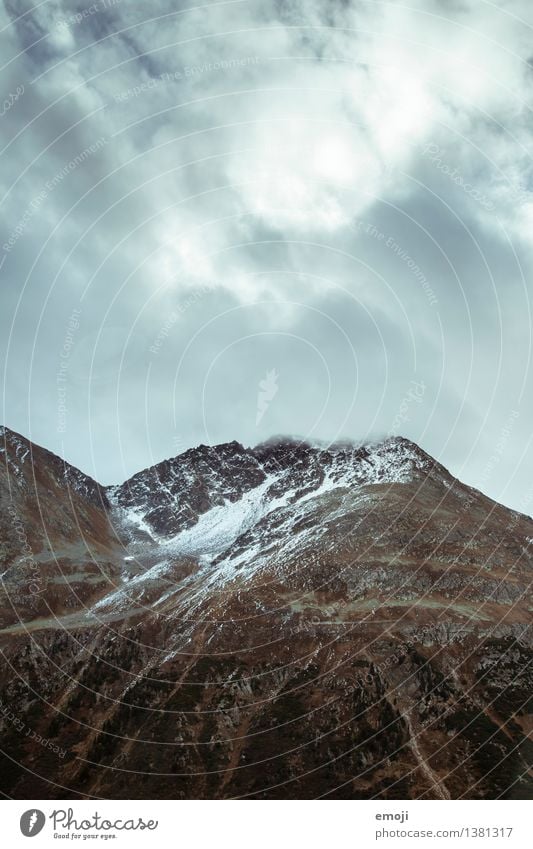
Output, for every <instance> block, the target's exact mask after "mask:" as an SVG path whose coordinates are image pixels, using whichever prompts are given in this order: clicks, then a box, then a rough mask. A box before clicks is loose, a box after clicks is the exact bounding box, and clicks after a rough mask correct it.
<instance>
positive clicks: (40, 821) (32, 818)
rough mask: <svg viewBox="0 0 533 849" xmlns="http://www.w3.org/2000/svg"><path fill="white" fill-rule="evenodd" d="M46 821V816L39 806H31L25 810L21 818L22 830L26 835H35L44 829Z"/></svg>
mask: <svg viewBox="0 0 533 849" xmlns="http://www.w3.org/2000/svg"><path fill="white" fill-rule="evenodd" d="M45 822H46V817H45V815H44V814H43V812H42V811H39V810H37V808H31V809H30V810H29V811H25V812H24V813H23V814H22V816H21V818H20V830H21V832H22V833H23V835H24V837H35V835H36V834H39V832H40V831H42V829H43V826H44V824H45Z"/></svg>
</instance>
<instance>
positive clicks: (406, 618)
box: [0, 429, 533, 799]
mask: <svg viewBox="0 0 533 849" xmlns="http://www.w3.org/2000/svg"><path fill="white" fill-rule="evenodd" d="M2 443H3V444H2ZM0 451H1V452H2V454H3V455H4V456H3V461H4V462H3V463H2V464H1V468H0V505H1V507H2V525H1V529H0V530H1V536H0V545H1V549H0V552H1V561H0V566H1V569H2V580H3V587H4V596H3V600H2V603H1V608H0V613H1V619H2V622H1V627H0V648H1V650H2V665H1V668H0V700H1V701H0V721H1V723H2V726H3V730H2V741H3V742H2V750H3V752H4V754H3V761H4V763H3V764H2V767H3V768H2V772H1V774H2V779H1V781H2V785H1V789H2V791H3V792H4V793H5V794H6V795H8V796H11V797H14V798H21V799H23V798H85V797H87V798H237V797H239V798H240V797H246V798H262V799H266V798H287V799H288V798H315V797H326V798H364V799H367V798H382V799H414V798H436V799H446V798H529V797H530V796H531V791H532V786H531V778H530V777H529V775H528V768H529V767H530V765H531V761H532V757H531V754H532V753H531V744H530V743H529V742H528V736H527V735H528V732H529V731H530V729H531V719H530V715H529V714H528V699H529V697H530V693H531V683H532V682H531V672H530V660H531V638H530V636H529V624H530V622H531V611H530V606H529V605H530V595H529V586H530V580H531V566H532V551H531V542H532V541H533V521H532V520H531V519H530V518H528V517H526V516H522V515H520V514H518V513H516V512H514V511H511V510H508V509H507V508H505V507H503V506H501V505H499V504H496V503H495V502H493V501H491V500H490V499H488V498H486V497H485V496H483V495H482V494H481V493H479V492H477V491H476V490H473V489H471V488H469V487H467V486H465V485H464V484H462V483H460V482H459V481H458V480H456V479H455V478H454V477H453V476H452V475H450V474H449V472H448V471H447V470H446V469H445V468H444V467H443V466H441V465H440V464H439V463H438V462H436V461H435V460H434V459H433V458H431V457H430V456H429V455H428V454H426V453H425V452H424V451H422V450H421V449H420V448H419V447H418V446H416V445H415V444H414V443H412V442H409V441H408V440H405V439H402V438H391V439H387V440H385V441H383V442H380V443H376V444H369V445H361V446H352V445H339V446H331V447H329V448H324V447H316V446H312V445H308V444H306V443H303V442H296V441H291V440H284V439H280V440H275V441H271V442H269V443H265V444H263V445H259V446H257V447H256V448H254V449H249V448H244V447H243V446H242V445H240V444H239V443H237V442H232V443H228V444H225V445H218V446H200V447H198V448H195V449H192V450H190V451H187V452H185V453H184V454H181V455H180V456H179V457H176V458H173V459H171V460H166V461H164V462H162V463H159V464H157V465H155V466H153V467H151V468H149V469H147V470H145V471H142V472H140V473H138V474H136V475H134V476H133V477H132V478H131V479H130V480H128V481H126V482H125V483H124V484H122V485H121V486H118V487H107V488H104V487H101V486H99V485H98V484H97V483H96V482H95V481H93V480H91V479H90V478H88V477H87V476H86V475H84V474H83V473H82V472H80V471H79V470H77V469H74V468H73V467H71V466H69V465H68V464H67V463H65V462H64V461H62V460H60V459H59V458H57V457H55V456H54V455H52V454H50V453H49V452H47V451H45V450H44V449H41V448H37V447H36V446H34V445H32V444H31V443H29V442H28V441H27V440H25V439H23V437H20V436H18V435H16V434H14V433H12V432H11V431H8V430H7V429H4V430H3V432H2V439H1V440H0Z"/></svg>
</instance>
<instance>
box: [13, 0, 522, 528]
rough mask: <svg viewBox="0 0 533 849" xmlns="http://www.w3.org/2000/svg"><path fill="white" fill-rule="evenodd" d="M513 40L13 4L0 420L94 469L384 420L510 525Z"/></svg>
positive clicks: (262, 16)
mask: <svg viewBox="0 0 533 849" xmlns="http://www.w3.org/2000/svg"><path fill="white" fill-rule="evenodd" d="M532 24H533V12H532V10H531V9H530V4H529V3H527V2H526V0H509V2H506V3H500V4H499V5H498V7H496V6H494V5H493V4H490V3H484V2H482V3H479V2H476V3H474V2H473V0H472V2H461V3H442V2H436V0H417V2H414V3H411V4H409V8H406V7H404V6H403V5H401V4H370V3H366V2H340V0H339V2H329V3H323V2H318V0H317V2H312V1H311V2H308V0H306V2H305V3H303V2H301V3H300V2H291V3H281V2H274V3H264V2H261V3H260V2H258V1H257V2H250V1H249V0H228V2H221V3H210V4H206V5H198V6H197V8H190V7H188V6H186V5H185V4H182V5H181V7H180V8H176V5H175V4H171V3H169V2H168V0H156V2H152V3H150V4H149V9H147V7H146V5H145V4H142V5H141V4H134V3H131V2H129V0H115V2H112V0H98V1H97V2H94V3H92V4H90V3H87V2H85V0H78V2H76V3H71V2H69V3H66V2H64V3H62V2H59V0H50V2H44V3H41V4H35V6H34V7H33V8H32V4H30V3H29V2H28V3H16V4H15V3H12V2H5V3H4V5H3V7H2V10H1V12H0V29H1V33H0V38H1V40H2V59H3V63H4V64H3V68H2V72H1V80H2V98H3V99H4V104H3V106H2V108H1V109H0V112H1V113H2V114H1V116H0V130H1V160H0V162H1V166H2V167H1V170H0V192H1V197H2V204H1V213H0V215H1V219H0V220H1V234H0V262H2V266H1V269H0V275H1V279H2V287H1V292H0V298H1V301H2V311H1V315H0V321H1V323H2V336H1V341H0V345H1V352H2V358H3V361H4V363H5V369H4V393H3V419H4V421H5V423H6V424H7V425H9V426H10V427H12V428H14V429H16V430H19V431H21V432H23V433H25V434H27V435H29V436H31V438H33V439H34V440H36V441H37V442H40V443H41V444H44V445H46V446H47V447H49V448H51V449H52V450H55V451H57V452H59V453H63V454H64V455H65V456H66V457H67V459H69V460H70V461H71V462H73V463H75V464H76V465H78V466H80V467H81V468H83V469H84V470H86V471H87V472H89V473H91V474H93V475H94V476H95V477H96V478H98V479H99V480H101V481H103V482H106V483H107V482H115V481H119V480H122V479H124V478H125V477H126V476H127V475H129V474H131V473H133V472H134V471H136V470H137V469H140V468H142V467H145V466H147V465H149V464H150V463H153V462H156V461H158V460H160V459H162V458H163V457H166V456H171V455H173V454H176V453H178V452H179V451H181V450H184V449H185V448H187V447H189V446H191V445H196V444H198V443H200V442H204V443H206V442H213V443H214V442H220V441H225V440H231V439H238V440H240V441H242V442H244V443H245V444H254V443H257V442H259V441H261V440H263V439H265V438H268V437H269V436H271V435H273V434H276V433H292V434H297V435H301V436H308V437H311V438H317V439H321V440H326V441H333V440H336V439H345V438H349V439H354V440H364V439H367V438H373V437H379V436H382V435H383V434H386V433H390V432H398V433H403V434H405V435H406V436H409V437H410V438H412V439H414V440H415V441H417V442H418V443H419V444H421V445H422V446H423V447H424V448H425V449H426V450H428V451H429V452H430V453H432V454H433V455H434V456H436V457H438V458H439V459H440V460H441V461H442V462H443V463H444V464H445V465H447V466H448V467H449V468H450V469H451V471H452V472H454V473H455V474H457V475H458V476H460V477H461V478H462V479H464V480H465V481H466V482H468V483H470V484H472V485H474V486H478V487H480V488H481V489H482V490H483V491H485V492H487V493H488V494H490V495H491V496H492V497H494V498H496V499H498V500H501V501H503V502H505V503H507V504H510V505H511V506H514V507H516V508H518V509H521V510H523V511H525V512H531V507H530V504H531V503H533V491H532V490H531V483H530V474H529V468H530V467H531V444H530V443H531V426H530V422H531V414H532V400H531V392H530V391H529V390H530V384H531V362H530V356H531V305H530V294H531V284H530V279H531V270H532V269H531V260H532V236H531V233H532V224H533V202H532V197H533V195H532V190H533V182H532V166H531V158H530V156H531V141H530V127H531V107H530V91H531V74H532V71H531V67H530V58H531V57H530V43H531V28H532Z"/></svg>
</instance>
